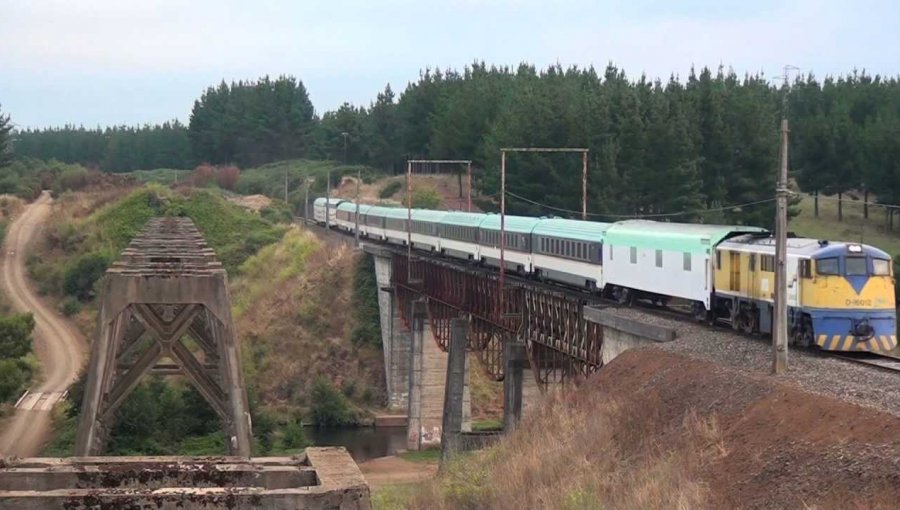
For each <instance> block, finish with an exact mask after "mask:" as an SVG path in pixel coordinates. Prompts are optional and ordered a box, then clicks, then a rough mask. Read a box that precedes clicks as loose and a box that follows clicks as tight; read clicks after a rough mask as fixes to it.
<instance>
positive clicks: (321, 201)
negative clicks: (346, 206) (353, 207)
mask: <svg viewBox="0 0 900 510" xmlns="http://www.w3.org/2000/svg"><path fill="white" fill-rule="evenodd" d="M325 200H328V202H329V204H330V205H338V204H340V203H342V202H346V200H344V199H343V198H329V199H326V198H325V197H319V198H317V199H315V200H314V201H313V204H315V205H325Z"/></svg>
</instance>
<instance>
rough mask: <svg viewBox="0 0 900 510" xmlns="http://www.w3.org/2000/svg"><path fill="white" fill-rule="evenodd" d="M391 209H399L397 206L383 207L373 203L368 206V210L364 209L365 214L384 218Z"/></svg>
mask: <svg viewBox="0 0 900 510" xmlns="http://www.w3.org/2000/svg"><path fill="white" fill-rule="evenodd" d="M393 209H399V208H398V207H384V206H383V205H373V206H372V207H370V208H369V210H368V211H366V214H367V215H371V216H379V217H382V218H385V217H387V216H388V215H390V214H391V210H393ZM404 210H405V209H404Z"/></svg>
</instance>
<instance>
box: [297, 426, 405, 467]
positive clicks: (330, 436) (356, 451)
mask: <svg viewBox="0 0 900 510" xmlns="http://www.w3.org/2000/svg"><path fill="white" fill-rule="evenodd" d="M304 432H305V433H306V437H307V438H309V440H310V441H311V442H312V444H313V445H314V446H343V447H344V448H346V449H347V451H348V452H350V456H351V457H353V460H355V461H356V462H357V463H360V462H365V461H367V460H369V459H374V458H378V457H386V456H388V455H394V454H396V453H397V452H398V451H400V450H405V449H406V427H360V428H346V429H325V428H321V429H320V428H316V427H307V428H305V429H304Z"/></svg>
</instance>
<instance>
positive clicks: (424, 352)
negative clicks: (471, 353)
mask: <svg viewBox="0 0 900 510" xmlns="http://www.w3.org/2000/svg"><path fill="white" fill-rule="evenodd" d="M411 308H412V320H411V321H410V322H411V325H412V328H411V329H412V342H411V349H410V372H409V421H408V428H407V444H406V447H407V449H408V450H422V449H425V448H429V447H436V446H438V445H440V443H441V432H442V427H443V417H444V395H445V384H446V380H447V365H448V354H447V353H446V352H443V351H441V350H440V348H439V347H438V345H437V342H435V340H434V337H433V336H432V333H431V328H430V327H429V325H428V314H427V309H426V304H425V301H424V300H419V301H415V302H413V303H412V307H411ZM462 363H463V364H464V369H463V382H462V388H463V389H462V423H461V429H462V431H464V432H465V431H469V430H471V429H472V424H471V399H470V395H469V383H468V380H469V370H468V362H467V361H466V358H465V357H464V358H463V361H462Z"/></svg>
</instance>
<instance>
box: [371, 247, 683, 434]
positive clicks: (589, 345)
mask: <svg viewBox="0 0 900 510" xmlns="http://www.w3.org/2000/svg"><path fill="white" fill-rule="evenodd" d="M363 249H364V250H365V252H366V253H368V254H370V255H372V256H373V257H374V259H375V272H376V277H377V282H378V286H379V292H378V297H379V308H380V311H381V327H382V341H383V342H382V343H383V346H384V360H385V368H386V370H385V373H386V379H387V380H386V384H387V391H388V395H389V399H390V402H391V404H392V407H394V408H395V409H398V410H401V411H405V412H406V413H407V414H408V420H409V421H408V441H407V447H408V448H409V449H419V448H422V447H425V446H428V445H429V444H435V443H437V442H439V441H440V437H441V426H442V423H443V419H444V417H443V413H442V411H443V410H444V409H445V407H444V403H445V402H449V401H450V399H451V398H452V396H451V395H450V394H449V393H446V390H447V388H450V387H451V385H450V383H449V381H450V380H449V379H448V378H447V377H446V374H447V371H448V355H447V353H448V351H449V350H450V346H451V338H452V336H453V335H452V332H453V329H454V323H456V322H457V321H458V320H459V319H463V320H464V321H465V324H466V328H465V331H466V335H465V350H466V359H477V360H478V361H479V362H480V363H481V364H482V365H483V366H484V368H485V371H486V372H487V373H488V375H489V376H490V377H491V378H492V379H493V380H495V381H503V387H504V407H505V408H504V420H503V421H504V426H505V427H511V426H514V425H515V423H516V422H517V421H518V419H519V418H520V416H521V411H522V408H523V406H524V407H525V408H526V412H527V408H528V406H529V405H530V404H531V402H533V401H534V400H536V397H537V396H538V394H539V393H543V392H546V391H547V390H548V388H552V387H555V386H558V385H560V384H563V383H565V382H566V381H568V380H571V379H573V378H577V377H582V376H587V375H589V374H591V373H592V372H594V371H596V370H598V369H599V368H600V367H601V366H602V365H603V363H604V361H608V360H609V359H611V358H612V357H614V356H615V354H616V353H618V352H620V351H621V350H623V349H624V348H627V347H628V346H630V345H633V344H635V343H639V342H642V341H646V340H653V341H666V340H671V339H672V338H674V337H673V333H672V332H671V331H668V330H665V331H664V330H661V328H658V327H654V326H650V325H646V324H640V323H635V322H633V321H629V320H627V319H623V318H621V317H617V316H616V315H615V314H614V313H611V311H610V310H605V308H607V307H608V306H609V305H608V304H606V303H604V301H603V300H602V299H601V298H600V297H599V296H596V295H592V294H588V293H583V292H578V291H575V290H572V289H565V288H562V287H557V286H554V285H550V284H545V283H541V282H537V281H533V280H529V279H524V278H510V277H509V275H507V277H506V278H505V282H504V284H503V285H502V287H501V283H500V280H499V275H498V272H497V270H496V269H490V268H485V267H478V266H474V265H471V264H466V263H465V262H464V261H461V260H456V259H449V258H445V257H440V256H436V255H431V254H427V253H415V252H414V253H413V254H412V257H410V256H409V254H408V252H407V250H406V248H403V247H399V246H394V245H385V244H369V243H366V244H364V245H363ZM451 359H452V358H451ZM466 369H468V362H467V363H466ZM466 371H467V370H466ZM463 377H467V374H466V375H463ZM445 381H447V386H446V387H445V386H444V382H445ZM463 392H464V395H460V397H461V398H462V401H463V410H462V413H463V425H462V429H463V430H465V429H466V422H467V419H466V418H467V407H468V402H467V401H468V395H467V391H466V389H465V385H463Z"/></svg>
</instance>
